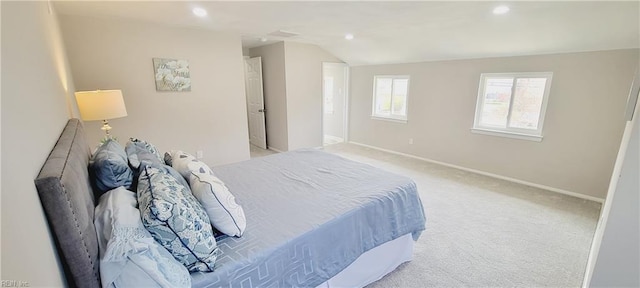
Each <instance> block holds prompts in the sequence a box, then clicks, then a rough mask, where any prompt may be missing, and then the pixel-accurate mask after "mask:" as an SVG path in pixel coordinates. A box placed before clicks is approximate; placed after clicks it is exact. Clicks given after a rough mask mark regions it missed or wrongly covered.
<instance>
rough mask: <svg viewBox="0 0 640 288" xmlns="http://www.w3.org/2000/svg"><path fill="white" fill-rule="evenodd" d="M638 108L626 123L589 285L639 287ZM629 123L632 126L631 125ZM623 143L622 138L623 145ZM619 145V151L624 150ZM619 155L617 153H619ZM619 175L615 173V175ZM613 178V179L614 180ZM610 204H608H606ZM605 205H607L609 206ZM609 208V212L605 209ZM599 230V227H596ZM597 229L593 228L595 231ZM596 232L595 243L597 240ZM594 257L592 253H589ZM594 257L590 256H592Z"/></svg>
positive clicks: (639, 141) (639, 187)
mask: <svg viewBox="0 0 640 288" xmlns="http://www.w3.org/2000/svg"><path fill="white" fill-rule="evenodd" d="M638 113H640V109H636V113H635V120H634V121H633V124H632V125H633V126H629V128H630V129H629V130H628V133H630V135H631V136H630V140H629V144H628V146H627V147H626V154H625V155H624V158H620V160H619V161H620V162H621V163H619V164H618V163H616V165H621V168H622V170H621V173H620V178H619V179H618V181H617V186H616V189H615V192H614V193H613V194H612V195H611V197H609V196H607V202H606V203H605V209H604V210H603V220H602V221H601V223H599V224H600V225H603V224H606V226H603V227H605V228H604V230H603V231H602V232H603V234H602V238H601V239H602V242H599V243H600V246H599V251H598V254H597V255H596V256H597V258H596V259H595V260H596V261H595V266H594V270H593V274H592V277H591V285H590V287H639V286H640V276H638V271H640V212H638V211H640V195H639V194H638V193H639V191H640V179H639V178H638V175H640V121H639V120H638V119H639V118H640V115H638ZM631 127H632V128H631ZM624 144H625V143H624V142H623V145H624ZM623 149H624V148H621V151H620V152H621V153H622V152H623V151H624V150H623ZM621 156H622V155H620V157H621ZM614 176H618V175H614ZM614 181H615V180H614ZM608 205H610V207H606V206H608ZM607 208H610V210H608V209H607ZM607 212H608V213H607ZM598 228H599V229H598V230H600V227H598ZM598 234H599V232H596V235H598ZM597 240H598V236H596V240H594V241H595V243H598V241H597ZM592 249H593V248H592ZM592 257H593V255H592ZM592 260H593V259H592Z"/></svg>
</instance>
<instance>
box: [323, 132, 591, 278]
mask: <svg viewBox="0 0 640 288" xmlns="http://www.w3.org/2000/svg"><path fill="white" fill-rule="evenodd" d="M325 150H326V151H328V152H332V153H336V154H339V155H341V156H343V157H345V158H349V159H352V160H356V161H359V162H363V163H368V164H370V165H373V166H377V167H379V168H382V169H385V170H388V171H390V172H394V173H398V174H402V175H405V176H408V177H410V178H412V179H413V180H414V181H415V182H416V184H417V186H418V191H419V193H420V198H421V200H422V204H423V205H424V209H425V214H426V217H427V225H426V230H425V231H424V232H423V233H422V235H421V237H420V239H419V240H418V241H417V242H416V244H415V246H414V259H413V261H411V262H408V263H405V264H403V265H401V266H400V267H398V268H397V269H396V270H395V271H393V272H391V273H390V274H388V275H387V276H385V277H384V278H382V279H380V280H379V281H377V282H374V283H372V284H371V285H369V286H368V287H371V288H374V287H376V288H377V287H461V286H465V287H580V286H581V284H582V279H583V277H584V271H585V267H586V263H587V258H588V256H589V249H590V246H591V240H592V238H593V234H594V231H595V227H596V223H597V221H598V217H599V214H600V206H601V205H600V203H596V202H593V201H588V200H583V199H579V198H575V197H571V196H565V195H562V194H558V193H555V192H550V191H546V190H542V189H538V188H533V187H529V186H525V185H521V184H516V183H512V182H508V181H504V180H499V179H495V178H491V177H487V176H483V175H478V174H475V173H470V172H466V171H461V170H458V169H453V168H449V167H445V166H441V165H437V164H432V163H429V162H425V161H421V160H416V159H412V158H408V157H403V156H398V155H394V154H390V153H385V152H381V151H378V150H374V149H369V148H365V147H361V146H356V145H353V144H336V145H331V146H327V147H325Z"/></svg>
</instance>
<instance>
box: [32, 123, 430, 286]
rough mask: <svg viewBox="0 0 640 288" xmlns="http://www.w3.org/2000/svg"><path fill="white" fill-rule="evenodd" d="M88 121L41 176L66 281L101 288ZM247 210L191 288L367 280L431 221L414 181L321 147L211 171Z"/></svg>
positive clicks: (58, 148) (394, 261) (392, 263)
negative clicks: (236, 232) (241, 227)
mask: <svg viewBox="0 0 640 288" xmlns="http://www.w3.org/2000/svg"><path fill="white" fill-rule="evenodd" d="M90 156H91V150H90V148H89V145H88V144H87V142H86V139H85V135H84V130H83V126H82V123H81V122H80V121H79V120H78V119H70V120H69V122H68V123H67V125H66V127H65V128H64V130H63V132H62V134H61V136H60V138H59V140H58V142H57V144H56V145H55V147H54V148H53V150H52V151H51V154H50V155H49V157H48V159H47V160H46V162H45V163H44V165H43V167H42V170H41V172H40V174H39V175H38V177H37V179H36V180H35V183H36V186H37V189H38V193H39V195H40V199H41V202H42V205H43V208H44V210H45V213H46V215H47V219H48V222H49V225H50V227H51V230H52V233H53V235H54V239H55V242H56V247H57V248H58V250H59V255H60V258H61V263H62V264H63V268H64V270H65V275H66V277H67V281H68V284H69V285H70V286H73V287H75V286H79V287H100V273H99V271H100V270H99V255H98V254H99V252H98V251H99V249H98V243H97V241H98V240H97V238H96V232H95V226H94V223H93V219H94V211H95V205H96V202H97V199H96V198H97V197H96V196H95V195H94V193H93V190H92V187H91V181H90V178H89V172H88V169H87V167H88V163H89V159H90ZM213 170H214V172H215V173H216V174H217V175H218V177H219V178H220V179H222V180H223V181H224V182H225V183H226V185H227V186H228V187H229V189H230V190H231V191H232V192H233V194H234V195H235V197H236V199H237V201H238V203H239V204H240V205H242V207H244V211H245V213H246V219H247V227H246V232H245V233H244V235H243V236H242V237H220V238H219V239H218V241H217V242H218V248H220V256H219V257H218V260H217V261H216V263H215V270H214V271H213V272H207V273H204V272H196V273H191V280H192V281H191V282H192V286H193V287H361V286H365V285H367V284H369V283H371V282H373V281H376V280H378V279H380V278H381V277H382V276H384V275H385V274H387V273H389V272H391V271H392V270H394V269H395V268H396V267H397V266H398V265H399V264H401V263H403V262H406V261H409V260H411V252H412V247H413V243H414V241H415V240H417V239H418V237H419V236H420V233H421V232H422V231H423V230H424V227H425V216H424V212H423V207H422V203H421V202H420V198H419V196H418V193H417V188H416V185H415V183H414V182H413V181H411V180H410V179H408V178H406V177H403V176H400V175H395V174H391V173H389V172H385V171H382V170H380V169H377V168H375V167H372V166H369V165H365V164H361V163H357V162H353V161H350V160H347V159H344V158H341V157H339V156H336V155H332V154H329V153H325V152H322V151H318V150H315V149H309V150H297V151H292V152H286V153H280V154H275V155H270V156H266V157H262V158H256V159H252V160H249V161H244V162H240V163H235V164H229V165H224V166H219V167H214V168H213Z"/></svg>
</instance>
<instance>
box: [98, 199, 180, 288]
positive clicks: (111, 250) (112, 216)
mask: <svg viewBox="0 0 640 288" xmlns="http://www.w3.org/2000/svg"><path fill="white" fill-rule="evenodd" d="M136 206H137V201H136V194H135V193H134V192H131V191H128V190H126V189H124V188H123V187H118V188H116V189H113V190H110V191H108V192H106V193H105V194H103V195H102V196H101V197H100V202H99V204H98V206H97V207H96V210H95V218H94V224H95V226H96V234H97V235H98V246H99V249H100V278H101V281H102V287H191V277H190V275H189V271H187V268H185V267H184V266H183V265H182V264H180V263H179V262H178V261H177V260H176V259H175V258H173V256H172V255H171V253H169V251H167V249H165V248H164V247H162V246H160V244H159V243H158V242H156V241H155V240H154V239H153V237H152V236H151V234H150V233H149V231H147V229H145V228H144V225H142V220H141V219H140V211H139V210H138V208H136Z"/></svg>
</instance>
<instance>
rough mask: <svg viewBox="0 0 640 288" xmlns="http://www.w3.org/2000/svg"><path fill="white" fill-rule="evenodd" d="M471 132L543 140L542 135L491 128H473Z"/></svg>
mask: <svg viewBox="0 0 640 288" xmlns="http://www.w3.org/2000/svg"><path fill="white" fill-rule="evenodd" d="M471 132H472V133H476V134H484V135H491V136H499V137H506V138H514V139H520V140H528V141H535V142H542V136H538V135H531V134H521V133H514V132H506V131H498V130H490V129H483V128H471Z"/></svg>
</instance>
